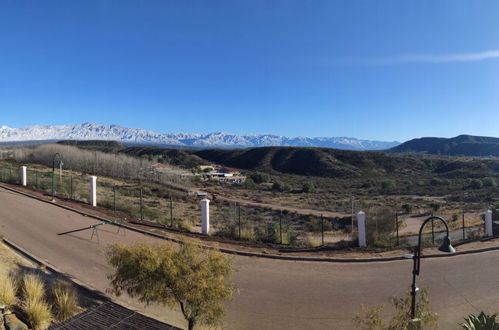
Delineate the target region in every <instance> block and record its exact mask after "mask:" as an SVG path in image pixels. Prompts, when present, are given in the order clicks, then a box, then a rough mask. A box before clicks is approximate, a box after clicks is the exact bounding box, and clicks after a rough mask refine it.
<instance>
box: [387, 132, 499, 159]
mask: <svg viewBox="0 0 499 330" xmlns="http://www.w3.org/2000/svg"><path fill="white" fill-rule="evenodd" d="M389 151H390V152H397V153H401V152H403V153H425V154H431V155H442V156H472V157H487V156H494V157H499V138H494V137H485V136H473V135H459V136H456V137H454V138H450V139H446V138H434V137H424V138H420V139H413V140H410V141H407V142H404V143H402V144H400V145H398V146H396V147H394V148H392V149H390V150H389Z"/></svg>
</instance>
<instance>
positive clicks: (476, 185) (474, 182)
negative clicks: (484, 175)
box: [470, 179, 483, 189]
mask: <svg viewBox="0 0 499 330" xmlns="http://www.w3.org/2000/svg"><path fill="white" fill-rule="evenodd" d="M470 188H472V189H481V188H483V182H482V181H481V180H478V179H473V180H471V181H470Z"/></svg>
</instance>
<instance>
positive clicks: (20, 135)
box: [0, 123, 399, 150]
mask: <svg viewBox="0 0 499 330" xmlns="http://www.w3.org/2000/svg"><path fill="white" fill-rule="evenodd" d="M49 140H50V141H53V140H112V141H119V142H122V143H135V144H145V145H147V144H150V145H163V146H165V145H167V146H178V147H194V148H248V147H263V146H299V147H323V148H336V149H346V150H385V149H389V148H392V147H394V146H396V145H398V144H399V142H383V141H371V140H359V139H356V138H348V137H314V138H310V137H294V138H290V137H285V136H278V135H270V134H255V135H237V134H230V133H210V134H195V133H166V134H163V133H157V132H152V131H147V130H143V129H137V128H126V127H122V126H118V125H110V126H105V125H98V124H93V123H84V124H77V125H60V126H28V127H22V128H11V127H8V126H1V127H0V142H19V141H49Z"/></svg>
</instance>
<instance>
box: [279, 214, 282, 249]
mask: <svg viewBox="0 0 499 330" xmlns="http://www.w3.org/2000/svg"><path fill="white" fill-rule="evenodd" d="M279 244H282V210H279Z"/></svg>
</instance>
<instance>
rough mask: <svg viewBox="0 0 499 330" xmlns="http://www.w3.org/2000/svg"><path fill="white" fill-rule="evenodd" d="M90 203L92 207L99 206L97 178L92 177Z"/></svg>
mask: <svg viewBox="0 0 499 330" xmlns="http://www.w3.org/2000/svg"><path fill="white" fill-rule="evenodd" d="M89 203H90V205H92V206H97V177H96V176H91V177H90V199H89Z"/></svg>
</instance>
